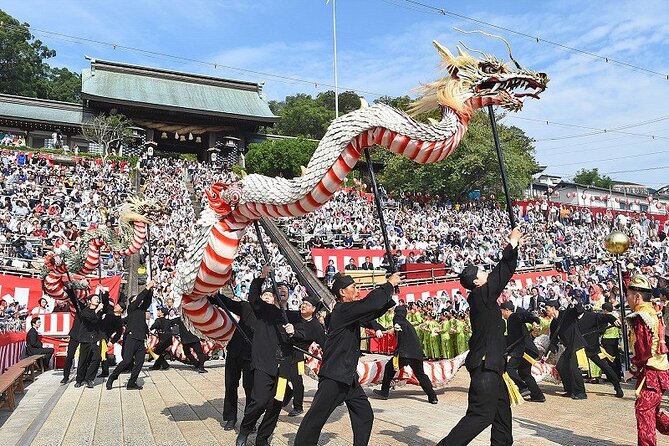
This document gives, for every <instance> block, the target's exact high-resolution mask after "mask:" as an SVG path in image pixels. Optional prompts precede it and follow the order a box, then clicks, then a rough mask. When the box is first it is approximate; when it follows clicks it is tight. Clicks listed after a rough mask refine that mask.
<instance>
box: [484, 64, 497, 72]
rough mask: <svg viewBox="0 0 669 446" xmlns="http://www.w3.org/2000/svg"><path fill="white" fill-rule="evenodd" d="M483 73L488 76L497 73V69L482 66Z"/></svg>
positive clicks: (486, 65)
mask: <svg viewBox="0 0 669 446" xmlns="http://www.w3.org/2000/svg"><path fill="white" fill-rule="evenodd" d="M481 71H483V72H484V73H486V74H493V73H495V72H496V70H495V67H493V66H492V65H490V64H484V65H481Z"/></svg>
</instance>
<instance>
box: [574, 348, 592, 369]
mask: <svg viewBox="0 0 669 446" xmlns="http://www.w3.org/2000/svg"><path fill="white" fill-rule="evenodd" d="M576 362H578V368H579V369H585V370H588V369H589V368H590V365H589V364H588V355H586V354H585V349H583V348H582V349H579V350H576Z"/></svg>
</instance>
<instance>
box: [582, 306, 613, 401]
mask: <svg viewBox="0 0 669 446" xmlns="http://www.w3.org/2000/svg"><path fill="white" fill-rule="evenodd" d="M613 325H619V322H618V318H617V317H615V316H614V315H613V314H606V313H595V312H593V311H586V312H584V313H583V315H582V316H581V317H580V318H579V319H578V328H579V330H580V331H581V333H582V334H583V339H584V340H585V354H586V355H588V359H589V360H590V361H592V362H593V363H595V364H596V365H597V367H599V368H600V369H601V370H602V372H604V373H605V374H606V379H607V380H608V381H609V382H610V383H611V384H612V385H613V388H614V390H615V391H616V397H617V398H622V397H623V396H624V393H623V389H622V388H621V387H620V380H619V379H618V375H617V374H616V372H615V371H614V370H613V368H612V367H611V364H610V363H609V361H607V360H606V359H603V358H600V357H599V354H600V353H601V352H602V346H601V344H600V343H599V337H600V336H601V335H603V334H604V331H606V329H607V328H608V327H610V326H613Z"/></svg>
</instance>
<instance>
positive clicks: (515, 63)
mask: <svg viewBox="0 0 669 446" xmlns="http://www.w3.org/2000/svg"><path fill="white" fill-rule="evenodd" d="M453 29H454V30H456V31H458V32H461V33H463V34H481V35H483V36H486V37H490V38H491V39H497V40H501V41H502V42H504V44H505V45H506V49H507V50H508V51H509V58H510V59H511V60H512V61H513V63H514V65H516V68H518V69H519V70H522V69H523V67H522V66H521V65H520V64H519V63H518V61H517V60H516V59H514V58H513V54H511V45H510V44H509V42H508V41H507V40H506V39H505V38H504V37H502V36H498V35H497V34H490V33H487V32H485V31H481V30H480V29H475V30H474V31H463V30H461V29H459V28H453Z"/></svg>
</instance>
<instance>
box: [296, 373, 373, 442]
mask: <svg viewBox="0 0 669 446" xmlns="http://www.w3.org/2000/svg"><path fill="white" fill-rule="evenodd" d="M342 402H345V403H346V407H347V408H348V415H349V417H350V418H351V428H352V429H353V446H366V445H367V444H369V437H370V436H371V434H372V424H373V423H374V412H373V411H372V406H371V405H370V404H369V400H368V399H367V395H365V391H364V390H363V389H362V387H360V384H359V383H358V381H357V380H356V381H355V382H354V383H352V384H344V383H340V382H337V381H334V380H332V379H329V378H324V377H321V379H320V381H319V382H318V390H317V391H316V395H314V401H313V402H312V403H311V407H310V408H309V411H307V413H306V415H305V416H304V419H303V420H302V423H300V428H299V429H298V430H297V435H296V436H295V443H293V445H294V446H316V444H317V443H318V437H320V435H321V431H322V430H323V426H325V423H326V422H327V421H328V418H330V415H331V414H332V412H333V411H334V410H335V409H336V408H337V406H339V405H340V404H341V403H342Z"/></svg>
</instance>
